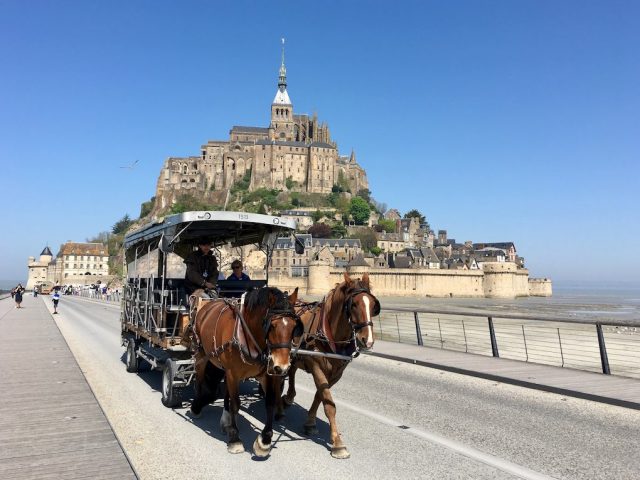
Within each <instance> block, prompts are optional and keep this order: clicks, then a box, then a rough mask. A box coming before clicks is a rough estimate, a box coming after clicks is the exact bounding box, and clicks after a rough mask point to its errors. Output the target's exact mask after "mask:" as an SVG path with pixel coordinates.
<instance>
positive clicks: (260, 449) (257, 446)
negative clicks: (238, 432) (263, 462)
mask: <svg viewBox="0 0 640 480" xmlns="http://www.w3.org/2000/svg"><path fill="white" fill-rule="evenodd" d="M253 453H255V455H256V457H261V458H264V457H266V456H268V455H269V453H271V443H269V444H267V445H265V444H264V443H262V440H260V435H258V436H257V437H256V441H255V442H253Z"/></svg>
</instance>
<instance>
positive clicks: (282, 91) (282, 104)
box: [269, 38, 295, 142]
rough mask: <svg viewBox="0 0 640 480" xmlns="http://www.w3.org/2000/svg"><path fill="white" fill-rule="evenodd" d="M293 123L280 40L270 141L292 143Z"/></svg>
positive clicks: (293, 136)
mask: <svg viewBox="0 0 640 480" xmlns="http://www.w3.org/2000/svg"><path fill="white" fill-rule="evenodd" d="M294 132H295V126H294V122H293V105H292V104H291V100H290V99H289V94H288V93H287V67H285V66H284V38H283V39H282V62H281V63H280V74H279V75H278V91H277V92H276V97H275V98H274V99H273V103H272V104H271V125H269V137H270V138H271V140H281V141H288V142H290V141H293V140H294V138H295V134H294Z"/></svg>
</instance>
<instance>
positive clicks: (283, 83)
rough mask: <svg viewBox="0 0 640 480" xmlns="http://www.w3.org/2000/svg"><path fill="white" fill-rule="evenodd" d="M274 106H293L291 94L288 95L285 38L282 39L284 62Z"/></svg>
mask: <svg viewBox="0 0 640 480" xmlns="http://www.w3.org/2000/svg"><path fill="white" fill-rule="evenodd" d="M273 103H274V104H278V105H291V100H290V99H289V94H288V93H287V67H285V66H284V38H283V39H282V62H281V63H280V73H279V75H278V91H277V92H276V98H274V99H273Z"/></svg>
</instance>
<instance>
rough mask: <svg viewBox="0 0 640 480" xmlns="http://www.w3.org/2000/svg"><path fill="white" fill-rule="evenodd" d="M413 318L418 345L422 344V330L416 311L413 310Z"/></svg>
mask: <svg viewBox="0 0 640 480" xmlns="http://www.w3.org/2000/svg"><path fill="white" fill-rule="evenodd" d="M413 318H414V319H415V321H416V336H417V337H418V345H424V343H423V342H422V330H421V329H420V319H418V312H413Z"/></svg>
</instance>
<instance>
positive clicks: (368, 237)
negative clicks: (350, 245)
mask: <svg viewBox="0 0 640 480" xmlns="http://www.w3.org/2000/svg"><path fill="white" fill-rule="evenodd" d="M352 237H353V238H358V239H360V245H361V246H362V249H363V250H364V251H366V252H370V251H371V249H372V248H374V247H377V246H378V238H377V237H376V233H375V232H374V231H373V230H372V229H370V228H359V229H358V231H357V232H355V233H354V234H353V235H352Z"/></svg>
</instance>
